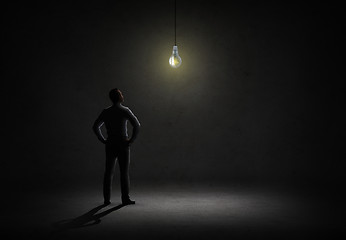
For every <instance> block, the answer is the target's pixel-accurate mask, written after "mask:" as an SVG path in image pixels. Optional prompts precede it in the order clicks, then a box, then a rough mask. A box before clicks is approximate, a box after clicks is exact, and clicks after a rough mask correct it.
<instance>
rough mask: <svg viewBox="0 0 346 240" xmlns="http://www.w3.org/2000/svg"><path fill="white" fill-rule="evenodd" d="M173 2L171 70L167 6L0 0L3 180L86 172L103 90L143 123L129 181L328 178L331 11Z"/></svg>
mask: <svg viewBox="0 0 346 240" xmlns="http://www.w3.org/2000/svg"><path fill="white" fill-rule="evenodd" d="M177 6H178V8H177V44H178V47H179V52H180V55H181V57H182V59H183V63H182V65H181V67H180V68H178V69H172V68H170V66H169V64H168V58H169V56H170V55H171V51H172V46H173V44H174V15H173V14H174V9H173V7H174V3H173V1H135V2H133V1H132V2H128V3H123V2H122V3H118V1H115V2H108V3H100V2H99V1H97V2H95V3H94V4H87V3H82V4H79V3H66V4H62V3H54V4H53V3H49V4H47V3H46V4H43V5H42V4H33V3H26V4H22V3H21V4H19V3H11V4H7V5H6V6H5V10H4V12H5V13H4V23H5V26H4V32H3V39H4V40H5V42H6V44H4V45H3V52H4V53H5V57H4V60H5V62H4V69H5V72H6V75H5V80H4V81H3V84H4V86H3V88H2V93H3V94H2V95H3V96H4V99H5V100H4V101H3V102H4V103H5V104H4V105H5V106H4V109H6V114H5V117H4V118H5V122H6V125H5V126H6V127H5V129H4V130H3V131H4V136H6V137H5V139H6V140H5V141H6V143H8V144H7V145H5V146H6V149H7V150H8V151H9V152H10V155H9V157H7V158H6V160H5V161H3V164H4V168H3V171H4V172H5V174H3V175H2V177H3V178H4V179H5V180H6V179H11V178H13V176H12V174H11V172H12V170H15V173H16V174H17V175H18V176H21V177H18V178H17V179H19V180H20V181H23V180H24V181H30V180H35V181H36V180H37V181H48V180H49V181H55V182H58V183H65V182H66V181H67V180H69V181H71V180H72V181H75V182H78V181H82V182H85V181H87V180H90V181H99V180H100V179H101V176H102V173H103V161H104V159H103V158H104V153H103V146H102V144H101V143H99V142H98V140H97V138H96V137H95V136H94V135H93V132H92V131H91V126H92V124H93V121H94V120H95V118H96V117H97V116H98V114H99V113H100V112H101V110H102V109H103V108H104V107H106V106H108V105H110V101H109V100H108V97H107V94H108V91H109V90H110V89H111V88H113V87H118V88H120V89H121V90H122V91H123V93H124V96H125V103H124V104H125V105H127V106H129V107H130V108H131V109H132V110H133V112H134V113H135V114H136V115H137V116H138V118H139V120H140V122H141V124H142V129H141V133H140V136H139V138H138V141H137V142H136V143H135V144H134V146H133V148H132V173H131V175H132V176H133V178H134V179H135V180H136V181H139V182H140V181H146V180H150V181H161V182H166V181H171V180H173V181H180V182H184V181H200V180H205V181H209V182H212V181H218V180H233V179H245V180H248V179H253V180H255V181H257V180H266V179H271V180H273V179H274V180H278V179H286V180H288V181H294V180H297V179H321V178H322V177H326V176H328V178H330V177H333V179H337V178H338V177H339V176H341V170H339V169H340V168H339V163H340V162H341V161H342V159H341V158H340V156H339V152H338V149H340V148H342V146H343V144H342V142H341V141H340V139H341V138H342V136H343V129H344V127H343V120H342V119H343V118H342V112H343V111H344V110H342V101H343V99H344V97H343V88H342V86H341V84H340V83H341V81H342V75H341V73H340V72H341V71H340V69H342V68H343V67H344V66H343V65H342V63H341V56H340V50H341V49H340V43H341V42H342V39H341V38H340V35H339V32H340V31H341V29H342V28H343V25H342V19H341V18H342V17H341V16H342V15H341V14H338V12H339V9H340V8H339V6H338V5H337V4H332V3H330V4H323V5H322V4H321V5H316V4H315V5H307V4H306V5H302V4H299V5H294V4H285V3H270V4H269V3H266V4H263V3H257V4H247V3H241V4H240V3H229V2H225V1H219V2H218V1H205V2H204V1H202V2H201V1H194V2H191V1H189V2H186V1H178V4H177ZM44 179H48V180H44Z"/></svg>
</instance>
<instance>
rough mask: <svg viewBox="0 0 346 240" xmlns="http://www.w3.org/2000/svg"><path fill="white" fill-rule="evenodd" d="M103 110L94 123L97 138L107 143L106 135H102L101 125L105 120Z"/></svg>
mask: <svg viewBox="0 0 346 240" xmlns="http://www.w3.org/2000/svg"><path fill="white" fill-rule="evenodd" d="M102 118H103V112H102V113H101V114H100V116H99V117H98V118H97V119H96V120H95V122H94V125H93V131H94V133H95V134H96V136H97V138H98V139H99V140H100V141H101V142H102V143H106V139H105V137H104V136H103V135H102V131H101V127H102V125H103V124H104V121H103V119H102Z"/></svg>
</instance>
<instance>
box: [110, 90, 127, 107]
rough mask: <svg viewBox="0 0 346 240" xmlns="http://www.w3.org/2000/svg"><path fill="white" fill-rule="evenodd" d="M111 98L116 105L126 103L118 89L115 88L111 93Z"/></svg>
mask: <svg viewBox="0 0 346 240" xmlns="http://www.w3.org/2000/svg"><path fill="white" fill-rule="evenodd" d="M109 98H110V99H111V100H112V102H113V103H114V104H117V103H122V102H124V97H123V94H122V93H121V92H120V90H119V89H117V88H114V89H112V90H110V91H109Z"/></svg>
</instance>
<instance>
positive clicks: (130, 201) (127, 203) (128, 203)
mask: <svg viewBox="0 0 346 240" xmlns="http://www.w3.org/2000/svg"><path fill="white" fill-rule="evenodd" d="M135 203H136V202H135V201H132V200H130V199H127V200H123V205H132V204H135Z"/></svg>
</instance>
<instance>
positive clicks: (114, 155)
mask: <svg viewBox="0 0 346 240" xmlns="http://www.w3.org/2000/svg"><path fill="white" fill-rule="evenodd" d="M109 98H110V99H111V100H112V102H113V105H112V106H110V107H108V108H106V109H104V110H103V111H102V112H101V114H100V116H99V117H98V118H97V119H96V121H95V123H94V125H93V130H94V132H95V134H96V136H97V137H98V139H99V140H100V141H101V142H102V143H104V144H105V145H106V167H105V173H104V179H103V197H104V204H106V205H108V204H110V203H111V201H110V200H111V191H112V180H113V175H114V168H115V164H116V159H118V162H119V168H120V185H121V200H122V203H123V204H124V205H128V204H135V201H132V200H131V199H130V196H129V187H130V176H129V167H130V145H131V144H132V143H133V142H134V141H135V139H136V137H137V135H138V131H139V127H140V123H139V121H138V119H137V117H136V116H135V115H134V114H133V113H132V112H131V110H130V109H129V108H128V107H125V106H123V105H122V103H123V102H124V97H123V95H122V93H121V91H120V90H119V89H117V88H115V89H112V90H111V91H110V92H109ZM128 121H129V122H130V123H131V124H132V126H133V131H132V136H131V138H129V136H128V134H127V122H128ZM103 125H105V127H106V130H107V139H106V138H105V137H104V136H103V134H102V131H101V127H102V126H103Z"/></svg>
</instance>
